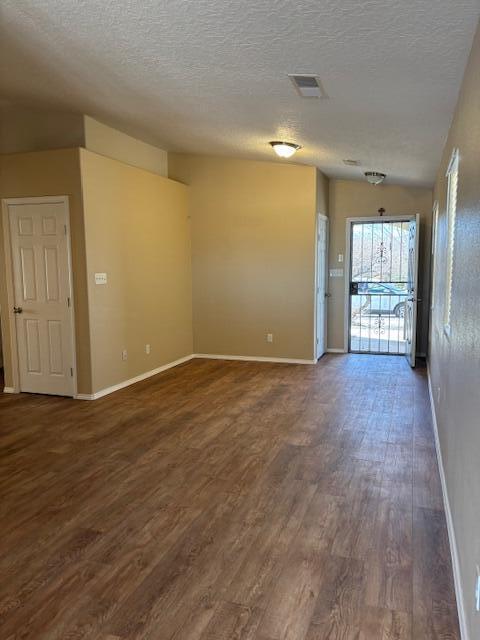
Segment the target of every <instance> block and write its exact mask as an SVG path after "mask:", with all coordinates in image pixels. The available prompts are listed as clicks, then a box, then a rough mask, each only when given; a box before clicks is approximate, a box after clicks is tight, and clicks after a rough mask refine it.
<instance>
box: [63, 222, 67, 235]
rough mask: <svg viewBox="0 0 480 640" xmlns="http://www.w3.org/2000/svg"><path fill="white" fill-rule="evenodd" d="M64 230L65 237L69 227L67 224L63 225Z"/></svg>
mask: <svg viewBox="0 0 480 640" xmlns="http://www.w3.org/2000/svg"><path fill="white" fill-rule="evenodd" d="M63 230H64V231H65V235H67V225H66V224H64V225H63Z"/></svg>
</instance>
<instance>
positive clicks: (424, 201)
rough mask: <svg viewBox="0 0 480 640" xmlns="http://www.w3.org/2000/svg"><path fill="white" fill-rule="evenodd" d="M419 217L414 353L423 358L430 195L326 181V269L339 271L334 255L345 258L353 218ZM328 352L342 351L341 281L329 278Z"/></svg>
mask: <svg viewBox="0 0 480 640" xmlns="http://www.w3.org/2000/svg"><path fill="white" fill-rule="evenodd" d="M380 207H383V208H384V209H385V211H386V213H385V214H384V215H391V216H394V215H407V214H408V215H412V214H415V213H419V214H420V257H419V290H420V298H421V299H422V302H421V303H420V304H419V308H418V332H417V340H418V342H417V352H418V353H423V354H425V352H426V349H427V338H428V306H429V302H428V296H429V286H430V285H429V282H430V236H431V218H432V191H431V190H430V189H422V188H418V187H402V186H397V185H388V184H387V185H377V186H373V185H370V184H368V183H367V182H357V181H354V180H330V199H329V209H330V214H329V217H330V247H329V268H330V269H338V268H343V267H344V264H341V263H339V262H338V260H337V257H338V254H339V253H341V254H343V255H344V256H345V243H346V220H347V218H353V217H357V216H375V215H378V209H379V208H380ZM344 275H345V274H344ZM328 286H329V292H330V294H331V297H330V298H329V302H328V348H329V349H343V347H344V305H345V280H344V278H329V285H328Z"/></svg>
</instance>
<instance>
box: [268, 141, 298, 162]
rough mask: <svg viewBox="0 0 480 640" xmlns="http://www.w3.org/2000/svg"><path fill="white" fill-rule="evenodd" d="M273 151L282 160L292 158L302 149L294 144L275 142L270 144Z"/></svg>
mask: <svg viewBox="0 0 480 640" xmlns="http://www.w3.org/2000/svg"><path fill="white" fill-rule="evenodd" d="M270 145H271V146H272V148H273V150H274V151H275V153H276V154H277V156H280V158H291V157H292V156H293V154H294V153H296V152H297V151H298V150H299V149H301V148H302V147H301V146H300V145H299V144H295V143H293V142H283V141H281V140H273V141H272V142H270Z"/></svg>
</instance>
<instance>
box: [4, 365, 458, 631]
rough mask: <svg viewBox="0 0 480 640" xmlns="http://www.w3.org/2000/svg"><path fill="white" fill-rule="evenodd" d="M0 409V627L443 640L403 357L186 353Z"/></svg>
mask: <svg viewBox="0 0 480 640" xmlns="http://www.w3.org/2000/svg"><path fill="white" fill-rule="evenodd" d="M0 420H1V430H0V448H1V458H0V463H1V468H0V490H1V498H2V500H1V514H0V517H1V520H0V522H1V524H0V526H1V536H0V572H1V585H0V637H1V638H2V640H13V639H19V638H21V639H23V640H26V639H32V640H46V639H48V640H85V639H92V638H98V639H101V640H117V639H121V640H123V639H129V640H133V639H135V640H139V639H142V640H143V639H148V640H170V639H171V640H200V639H201V640H287V639H288V640H304V639H305V640H327V639H328V640H377V639H378V640H387V639H388V640H427V639H430V638H432V639H433V638H438V639H440V638H441V639H442V640H447V639H458V638H459V632H458V627H457V618H456V609H455V595H454V590H453V581H452V572H451V566H450V557H449V550H448V541H447V531H446V525H445V517H444V513H443V507H442V498H441V490H440V482H439V476H438V471H437V464H436V457H435V448H434V438H433V432H432V425H431V418H430V411H429V403H428V393H427V386H426V377H425V371H424V370H417V371H415V372H412V371H411V370H410V369H409V368H408V366H407V364H406V363H405V361H404V359H403V358H399V357H392V356H362V355H350V356H333V355H332V356H327V357H325V358H323V359H322V360H321V362H320V363H319V364H318V365H317V366H302V365H281V364H278V365H277V364H264V363H248V362H220V361H207V360H196V361H192V362H190V363H188V364H185V365H183V366H181V367H177V368H176V369H172V370H170V371H168V372H166V373H164V374H161V375H158V376H156V377H155V378H151V379H149V380H146V381H144V382H142V383H139V384H137V385H135V386H133V387H129V388H128V389H125V390H123V391H120V392H117V393H115V394H113V395H110V396H107V397H105V398H102V399H101V400H97V401H95V402H81V401H73V400H69V399H61V398H49V397H44V396H43V397H42V396H28V395H22V396H14V395H5V394H3V395H2V394H0Z"/></svg>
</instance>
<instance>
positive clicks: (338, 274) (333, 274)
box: [330, 269, 343, 278]
mask: <svg viewBox="0 0 480 640" xmlns="http://www.w3.org/2000/svg"><path fill="white" fill-rule="evenodd" d="M330 278H343V269H330Z"/></svg>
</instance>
